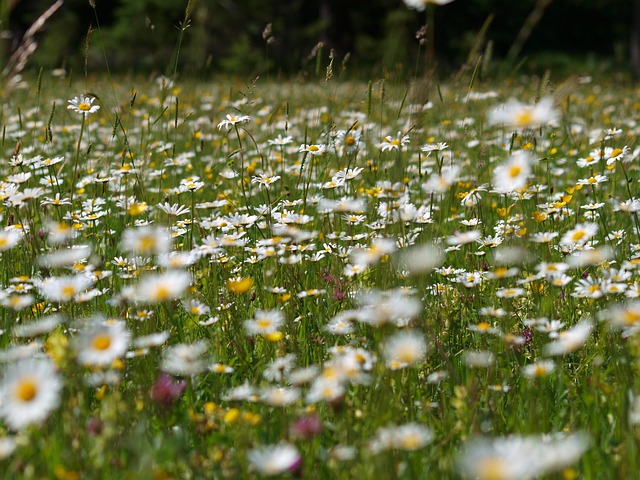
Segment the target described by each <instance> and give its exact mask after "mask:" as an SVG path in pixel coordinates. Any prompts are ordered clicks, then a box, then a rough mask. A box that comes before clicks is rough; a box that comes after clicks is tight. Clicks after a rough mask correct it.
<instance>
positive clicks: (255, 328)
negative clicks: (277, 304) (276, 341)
mask: <svg viewBox="0 0 640 480" xmlns="http://www.w3.org/2000/svg"><path fill="white" fill-rule="evenodd" d="M283 324H284V315H283V314H282V312H281V311H279V310H256V312H255V314H254V318H253V319H252V320H246V321H245V322H244V328H245V329H246V330H247V333H248V334H249V335H270V334H273V333H276V332H277V331H278V330H279V328H280V327H281V326H282V325H283Z"/></svg>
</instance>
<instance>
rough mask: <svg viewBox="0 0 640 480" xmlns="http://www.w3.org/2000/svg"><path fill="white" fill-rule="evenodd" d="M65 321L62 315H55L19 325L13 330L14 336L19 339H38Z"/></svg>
mask: <svg viewBox="0 0 640 480" xmlns="http://www.w3.org/2000/svg"><path fill="white" fill-rule="evenodd" d="M63 321H64V317H63V316H62V315H61V314H57V313H54V314H52V315H47V316H46V317H42V318H40V319H38V320H33V321H31V322H28V323H23V324H21V325H17V326H16V327H14V329H13V335H14V336H15V337H17V338H31V337H37V336H38V335H44V334H46V333H49V332H51V331H52V330H53V329H55V328H56V327H57V326H58V325H59V324H60V323H62V322H63Z"/></svg>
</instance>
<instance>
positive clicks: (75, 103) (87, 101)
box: [67, 95, 100, 116]
mask: <svg viewBox="0 0 640 480" xmlns="http://www.w3.org/2000/svg"><path fill="white" fill-rule="evenodd" d="M95 100H96V99H95V97H87V96H84V95H80V96H78V97H73V98H72V99H71V100H69V101H68V103H69V105H67V109H68V110H73V111H74V112H76V113H80V114H82V115H85V116H86V115H88V114H90V113H95V112H97V111H98V110H100V106H99V105H94V104H93V102H94V101H95Z"/></svg>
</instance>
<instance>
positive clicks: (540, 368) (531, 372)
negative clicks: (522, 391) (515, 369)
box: [522, 360, 556, 378]
mask: <svg viewBox="0 0 640 480" xmlns="http://www.w3.org/2000/svg"><path fill="white" fill-rule="evenodd" d="M555 368H556V364H555V363H554V362H553V361H552V360H540V361H538V362H534V363H530V364H529V365H525V366H524V367H523V368H522V374H523V375H524V376H525V377H528V378H535V377H546V376H547V375H549V374H550V373H551V372H553V371H554V370H555Z"/></svg>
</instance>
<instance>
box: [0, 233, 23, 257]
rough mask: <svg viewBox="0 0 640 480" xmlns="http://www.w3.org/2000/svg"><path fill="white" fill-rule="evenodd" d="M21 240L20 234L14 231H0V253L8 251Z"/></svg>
mask: <svg viewBox="0 0 640 480" xmlns="http://www.w3.org/2000/svg"><path fill="white" fill-rule="evenodd" d="M20 240H22V234H21V233H20V232H18V231H16V230H2V231H0V252H4V251H5V250H10V249H12V248H13V247H15V246H16V245H17V244H18V243H20Z"/></svg>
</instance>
